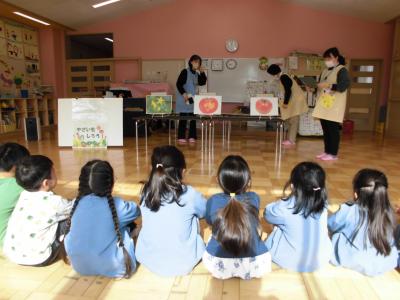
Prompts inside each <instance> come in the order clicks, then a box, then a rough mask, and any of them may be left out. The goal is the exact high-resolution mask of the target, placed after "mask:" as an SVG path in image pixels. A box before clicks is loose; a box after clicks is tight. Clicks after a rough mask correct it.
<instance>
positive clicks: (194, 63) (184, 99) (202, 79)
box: [175, 55, 207, 144]
mask: <svg viewBox="0 0 400 300" xmlns="http://www.w3.org/2000/svg"><path fill="white" fill-rule="evenodd" d="M201 62H202V60H201V57H200V56H198V55H192V56H191V57H190V59H189V67H188V68H186V69H183V70H182V72H181V74H180V75H179V77H178V80H177V82H176V88H177V92H176V109H175V110H176V112H177V113H179V114H180V115H181V116H193V97H194V95H195V94H196V87H197V86H198V85H205V84H206V82H207V76H206V74H205V72H204V69H203V67H202V65H201ZM186 123H187V122H186V120H180V121H179V127H178V142H179V143H182V144H183V143H186ZM196 138H197V135H196V120H191V121H190V125H189V142H191V143H194V142H196Z"/></svg>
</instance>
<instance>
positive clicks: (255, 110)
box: [250, 97, 279, 116]
mask: <svg viewBox="0 0 400 300" xmlns="http://www.w3.org/2000/svg"><path fill="white" fill-rule="evenodd" d="M250 115H251V116H278V115H279V110H278V98H277V97H251V98H250Z"/></svg>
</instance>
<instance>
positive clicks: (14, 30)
mask: <svg viewBox="0 0 400 300" xmlns="http://www.w3.org/2000/svg"><path fill="white" fill-rule="evenodd" d="M5 29H6V38H7V39H9V40H10V41H13V42H22V30H21V29H22V28H21V27H18V26H14V25H11V24H7V23H6V25H5Z"/></svg>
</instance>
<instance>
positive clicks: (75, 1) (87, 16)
mask: <svg viewBox="0 0 400 300" xmlns="http://www.w3.org/2000/svg"><path fill="white" fill-rule="evenodd" d="M103 1H104V0H5V2H8V3H10V4H13V5H16V6H19V7H21V8H24V9H26V10H28V11H31V12H33V13H35V14H38V15H40V16H43V17H46V18H48V19H50V20H53V21H55V22H57V23H60V24H63V25H65V26H68V27H70V28H75V29H77V28H79V27H81V26H85V25H89V24H93V23H97V22H100V21H102V20H106V19H111V18H115V17H118V16H122V15H127V14H131V13H134V12H138V11H142V10H145V9H150V8H152V7H154V6H157V5H161V4H164V3H168V2H172V1H173V0H121V1H120V2H116V3H113V4H110V5H106V6H103V7H99V8H96V9H94V8H93V7H92V5H93V4H96V3H99V2H103ZM399 1H400V0H399Z"/></svg>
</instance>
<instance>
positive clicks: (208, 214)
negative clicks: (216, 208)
mask: <svg viewBox="0 0 400 300" xmlns="http://www.w3.org/2000/svg"><path fill="white" fill-rule="evenodd" d="M213 198H214V197H211V198H210V199H208V200H207V204H206V215H205V219H206V221H207V224H208V225H212V214H213V202H214V201H213Z"/></svg>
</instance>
